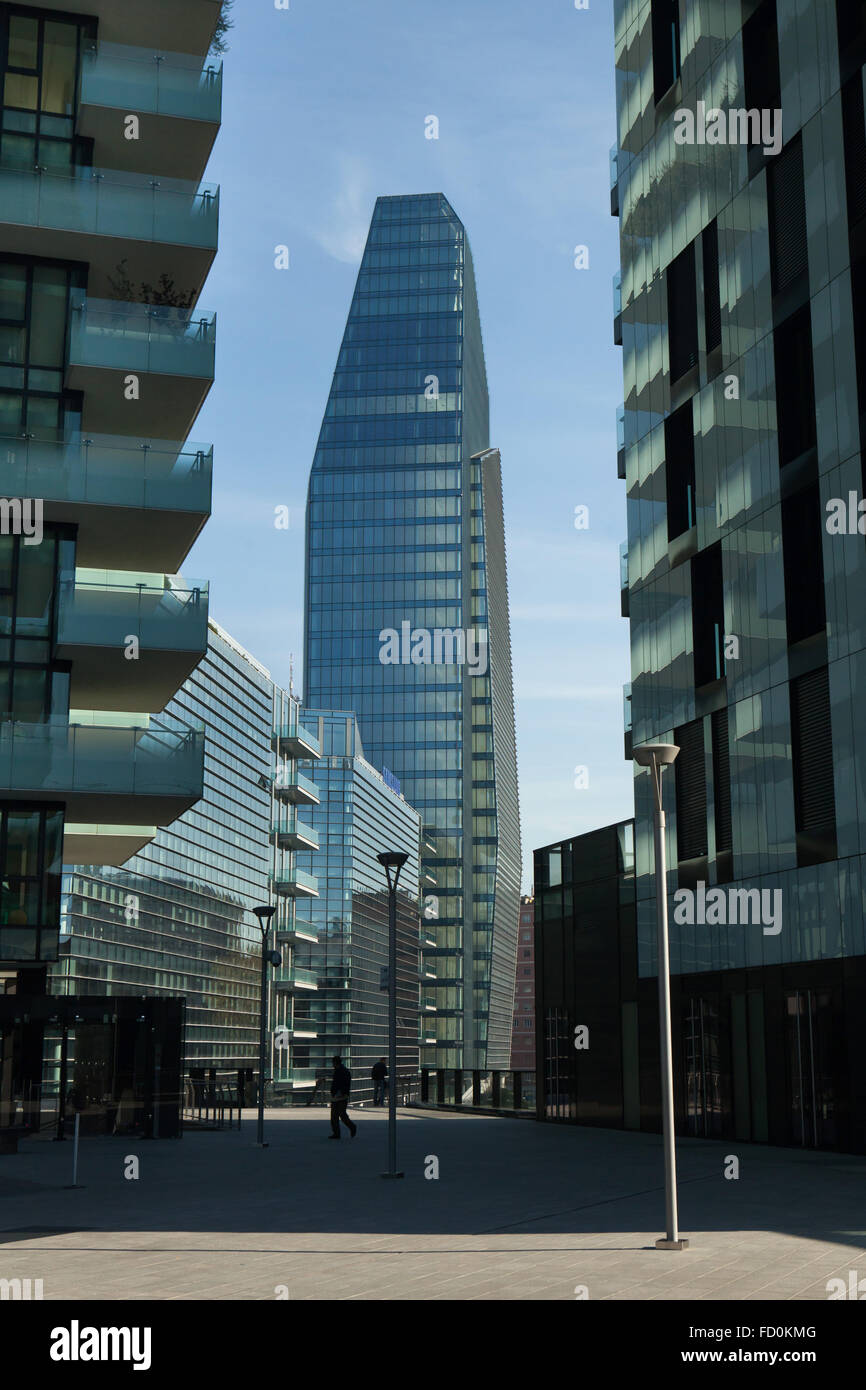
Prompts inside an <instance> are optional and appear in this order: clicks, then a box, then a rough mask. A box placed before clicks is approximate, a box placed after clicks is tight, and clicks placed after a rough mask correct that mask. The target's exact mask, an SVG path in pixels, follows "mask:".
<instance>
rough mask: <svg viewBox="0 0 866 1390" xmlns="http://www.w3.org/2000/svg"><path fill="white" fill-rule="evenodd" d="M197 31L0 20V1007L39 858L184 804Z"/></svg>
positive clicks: (206, 481) (158, 7)
mask: <svg viewBox="0 0 866 1390" xmlns="http://www.w3.org/2000/svg"><path fill="white" fill-rule="evenodd" d="M218 16H219V5H218V4H217V3H216V0H185V2H184V3H183V4H169V3H168V2H167V0H156V2H155V3H149V4H147V5H143V6H132V5H128V4H124V3H122V0H87V2H86V3H83V2H82V3H77V0H73V3H71V4H65V5H63V6H62V7H54V6H52V5H50V4H46V3H41V0H33V2H32V3H28V4H2V5H0V489H2V492H3V494H4V497H3V500H2V502H0V978H2V981H3V985H4V988H5V991H6V992H7V993H9V992H18V993H21V994H38V993H40V992H44V989H45V981H46V971H47V968H48V967H49V965H52V964H54V963H56V962H57V959H58V949H59V938H60V914H61V866H62V864H63V863H66V864H76V863H77V864H80V863H85V864H91V865H105V866H112V867H114V868H117V867H119V866H120V865H122V864H123V863H124V862H126V861H127V860H128V859H129V858H130V856H131V855H133V854H134V853H136V852H137V851H139V850H141V849H142V848H143V847H144V846H145V845H147V844H149V843H151V842H153V841H154V839H155V837H156V835H157V832H158V830H159V829H164V828H166V827H168V826H170V825H171V824H172V823H173V822H175V821H176V820H177V818H178V817H180V816H181V815H182V814H183V813H184V812H186V811H188V810H189V809H190V808H191V807H192V806H194V805H195V803H196V802H197V801H198V800H199V798H200V797H201V794H202V786H203V760H204V738H203V729H202V726H201V725H200V724H198V723H196V722H195V720H194V719H185V718H183V717H180V718H178V717H177V715H176V713H175V712H174V710H175V706H174V703H173V697H174V695H175V692H176V691H177V690H178V688H179V687H180V686H181V685H182V683H183V682H184V681H185V680H186V679H187V678H188V677H189V676H190V673H191V672H192V671H193V670H194V669H195V668H196V666H197V665H198V663H199V662H200V661H201V659H202V657H203V656H204V654H205V651H206V648H207V604H208V590H207V585H206V584H203V583H193V582H190V581H185V580H183V579H181V578H179V576H178V572H179V570H180V568H181V566H182V565H183V563H184V560H185V558H186V556H187V554H188V551H189V549H190V547H191V545H192V543H193V541H194V540H195V538H196V536H197V535H198V533H199V531H200V530H201V528H202V526H203V525H204V523H205V521H206V520H207V517H208V515H209V512H210V496H211V450H210V447H209V446H207V445H201V444H193V443H190V442H189V436H190V433H191V431H192V430H193V426H194V424H195V419H196V416H197V413H198V411H199V408H200V407H201V404H202V402H203V400H204V399H205V397H206V395H207V393H208V391H209V389H210V386H211V384H212V381H213V374H214V320H213V316H212V315H211V314H209V313H208V312H207V311H206V310H204V309H202V308H201V307H200V306H199V296H200V294H201V292H202V289H203V286H204V282H205V279H206V276H207V273H208V269H209V267H210V265H211V263H212V261H213V258H214V255H215V252H216V246H217V217H218V206H219V196H218V190H216V189H215V188H213V187H211V186H210V185H206V184H203V183H202V182H201V180H202V176H203V174H204V171H205V165H206V163H207V159H208V155H209V152H210V149H211V146H212V144H213V140H214V138H215V136H216V133H217V130H218V128H219V120H220V83H221V76H220V66H219V63H218V62H214V61H212V60H210V59H209V58H208V51H209V48H210V46H211V41H212V37H213V34H214V28H215V24H216V21H217V18H218ZM22 1029H23V1032H22ZM3 1048H4V1058H6V1059H7V1060H9V1061H10V1063H11V1065H10V1066H5V1067H4V1069H3V1076H4V1078H10V1077H11V1078H14V1080H10V1081H9V1084H10V1085H15V1086H18V1085H24V1086H29V1087H31V1089H32V1088H37V1089H38V1086H39V1084H40V1080H39V1075H38V1073H39V1065H40V1040H39V1037H37V1035H36V1033H35V1032H32V1030H31V1032H30V1033H28V1025H26V1024H24V1025H21V1027H20V1028H18V1029H17V1032H15V1033H14V1036H13V1035H12V1034H10V1033H8V1031H7V1030H6V1028H5V1025H4V1031H3ZM4 1085H6V1080H4Z"/></svg>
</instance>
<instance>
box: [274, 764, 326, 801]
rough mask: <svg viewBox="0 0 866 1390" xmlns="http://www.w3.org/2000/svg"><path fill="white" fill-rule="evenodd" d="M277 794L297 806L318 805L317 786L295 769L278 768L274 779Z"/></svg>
mask: <svg viewBox="0 0 866 1390" xmlns="http://www.w3.org/2000/svg"><path fill="white" fill-rule="evenodd" d="M274 791H275V793H276V795H277V796H279V797H282V798H284V799H285V800H286V801H291V802H294V803H295V804H296V805H298V806H318V804H319V788H318V787H317V786H316V784H315V782H311V781H310V779H309V777H305V776H304V774H303V773H302V772H298V771H297V769H292V768H291V767H288V768H280V769H279V770H278V774H277V777H276V778H275V781H274Z"/></svg>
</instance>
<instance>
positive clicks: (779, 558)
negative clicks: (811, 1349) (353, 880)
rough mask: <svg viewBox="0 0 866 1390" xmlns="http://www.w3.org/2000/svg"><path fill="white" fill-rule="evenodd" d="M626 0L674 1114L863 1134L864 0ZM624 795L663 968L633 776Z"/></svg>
mask: <svg viewBox="0 0 866 1390" xmlns="http://www.w3.org/2000/svg"><path fill="white" fill-rule="evenodd" d="M615 10H616V70H617V71H616V76H617V107H618V123H619V130H618V141H617V149H616V151H615V182H614V186H613V189H612V209H613V211H615V212H617V211H618V213H619V217H620V235H621V259H622V270H621V286H620V302H619V304H618V306H617V307H618V309H619V313H618V315H617V320H616V324H617V330H616V331H617V336H618V339H619V340H620V341H621V343H622V348H623V376H624V392H625V395H624V412H623V416H622V420H623V432H622V438H621V450H620V457H619V472H620V476H621V477H622V478H623V479H624V481H625V487H626V491H627V497H628V504H627V506H628V564H627V581H626V582H627V593H626V595H625V597H626V607H627V611H628V613H629V616H630V624H631V656H632V680H631V711H632V723H633V729H632V739H633V743H634V744H635V745H638V744H642V743H646V742H650V741H656V740H660V741H667V742H675V743H676V744H678V745H679V748H680V753H679V756H678V758H677V760H676V763H675V764H674V769H673V774H672V775H669V776H667V777H666V778H665V784H666V785H665V798H666V812H667V817H668V835H669V850H668V854H669V858H668V862H669V864H670V866H671V880H670V884H669V888H670V890H671V891H672V893H676V894H677V895H678V897H677V898H674V899H673V900H672V902H671V968H672V971H673V972H674V975H675V977H676V983H675V993H674V1003H675V1017H674V1030H675V1040H674V1055H675V1057H677V1058H678V1064H679V1068H680V1075H679V1078H678V1083H677V1085H678V1097H679V1099H678V1104H679V1106H680V1116H679V1119H680V1124H681V1125H682V1127H683V1128H684V1129H686V1130H687V1131H689V1132H691V1133H694V1134H715V1135H730V1136H736V1137H740V1138H743V1139H750V1138H751V1139H763V1140H767V1139H768V1140H769V1141H770V1142H771V1143H795V1144H803V1145H818V1146H824V1147H837V1146H838V1147H844V1148H853V1149H857V1150H860V1151H864V1150H866V1072H864V1067H863V1060H862V1058H863V1049H862V1044H861V1041H860V1019H861V1018H862V1010H863V1005H864V999H866V912H864V902H866V816H864V807H866V790H864V789H866V729H864V724H863V715H862V709H863V701H862V699H861V696H862V693H863V688H864V682H866V610H864V596H866V548H864V540H863V528H862V526H861V527H859V529H858V517H859V507H860V506H862V502H861V500H860V499H862V497H863V495H864V446H866V432H864V431H866V183H864V177H863V170H864V167H866V126H864V98H863V75H864V66H863V65H864V62H866V19H864V15H866V11H864V7H863V5H861V4H855V3H851V0H837V3H836V4H833V3H829V0H802V3H800V4H798V5H796V6H792V5H787V4H782V3H779V4H776V0H749V3H744V4H743V5H742V6H739V5H734V4H730V5H718V6H713V5H704V6H695V5H686V4H684V3H678V0H651V2H650V3H647V0H618V3H617V4H616V6H615ZM841 513H844V517H843V516H842V515H841ZM635 812H636V823H635V850H636V891H637V921H638V953H639V970H640V975H641V976H642V977H643V978H644V979H646V980H647V983H649V980H648V977H650V976H652V975H653V974H654V973H655V972H656V968H657V967H656V958H655V899H654V894H655V887H654V880H653V876H652V864H653V858H652V834H653V832H652V808H651V791H650V783H649V778H648V777H647V776H645V775H644V774H642V773H641V774H638V775H637V776H636V780H635ZM702 892H703V894H704V895H705V897H704V898H702V897H701V893H702ZM683 893H685V894H686V895H688V894H692V895H693V897H692V898H689V897H688V896H685V897H683V896H682V894H683ZM710 893H712V895H713V906H712V910H710V907H709V894H710ZM747 895H751V896H747ZM758 895H760V896H758ZM690 901H691V902H693V903H694V905H695V910H694V911H693V912H691V913H690V911H689V902H690ZM757 902H759V903H760V914H761V915H760V918H759V919H758V920H756V916H757V912H756V903H757ZM704 903H706V911H705V912H704V910H703V907H702V904H704ZM777 903H778V906H777ZM720 905H721V906H722V907H723V908H724V911H725V912H726V913H727V915H726V916H721V917H720V915H719V914H720ZM678 907H679V909H680V910H679V912H678ZM734 910H736V912H737V914H738V915H737V918H736V920H735V919H734V918H733V917H732V916H731V912H733V911H734ZM746 910H747V911H748V920H744V918H743V915H742V914H743V912H744V911H746ZM650 993H651V991H650ZM647 998H648V1003H647V1007H648V1008H652V1004H651V1002H649V1000H650V995H649V994H648V996H647Z"/></svg>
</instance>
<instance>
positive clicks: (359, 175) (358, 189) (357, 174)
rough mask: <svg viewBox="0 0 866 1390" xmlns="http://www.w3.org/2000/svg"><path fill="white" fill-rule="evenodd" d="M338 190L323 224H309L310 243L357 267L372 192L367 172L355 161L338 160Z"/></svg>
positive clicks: (367, 220) (371, 201) (367, 227)
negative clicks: (311, 241) (314, 243)
mask: <svg viewBox="0 0 866 1390" xmlns="http://www.w3.org/2000/svg"><path fill="white" fill-rule="evenodd" d="M338 165H339V167H338V169H337V170H336V171H335V178H336V179H337V180H338V181H339V187H338V188H337V189H336V191H334V192H333V193H332V195H331V197H330V199H329V203H328V207H327V213H326V216H327V219H328V220H327V222H326V223H325V224H324V225H323V224H322V223H318V224H317V223H310V224H309V225H308V231H309V233H310V235H311V236H312V238H313V240H314V241H315V242H316V243H317V244H318V245H319V246H321V248H322V250H323V251H326V252H327V254H328V255H329V256H333V258H334V260H336V261H343V262H344V263H347V264H349V265H357V264H359V262H360V260H361V256H362V254H363V251H364V246H365V245H366V242H367V232H368V230H369V226H370V217H371V214H372V210H373V204H374V202H375V190H374V188H373V183H372V180H371V176H370V171H369V169H368V168H367V166H366V165H365V164H363V163H362V162H361V161H360V160H359V159H355V158H352V157H350V156H349V155H345V154H343V155H339V156H338Z"/></svg>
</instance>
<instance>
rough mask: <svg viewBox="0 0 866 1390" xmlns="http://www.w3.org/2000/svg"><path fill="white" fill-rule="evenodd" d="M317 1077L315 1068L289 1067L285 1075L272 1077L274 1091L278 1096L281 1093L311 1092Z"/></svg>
mask: <svg viewBox="0 0 866 1390" xmlns="http://www.w3.org/2000/svg"><path fill="white" fill-rule="evenodd" d="M279 1065H280V1064H279V1063H277V1066H279ZM318 1075H319V1073H318V1072H317V1071H316V1068H315V1067H289V1070H288V1074H287V1075H277V1076H275V1077H274V1090H275V1092H276V1093H277V1094H278V1095H279V1094H280V1092H282V1091H312V1090H314V1089H315V1085H316V1079H317V1077H318Z"/></svg>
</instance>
